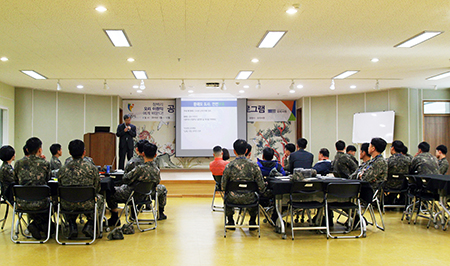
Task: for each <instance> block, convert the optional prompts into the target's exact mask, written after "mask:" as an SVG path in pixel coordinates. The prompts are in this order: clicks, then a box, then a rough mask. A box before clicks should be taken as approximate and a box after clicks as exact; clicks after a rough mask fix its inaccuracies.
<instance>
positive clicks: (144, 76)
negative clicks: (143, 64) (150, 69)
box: [131, 70, 148, 79]
mask: <svg viewBox="0 0 450 266" xmlns="http://www.w3.org/2000/svg"><path fill="white" fill-rule="evenodd" d="M131 72H133V75H134V77H135V78H136V79H148V77H147V73H146V72H145V70H132V71H131Z"/></svg>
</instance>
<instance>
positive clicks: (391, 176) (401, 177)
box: [386, 173, 408, 188]
mask: <svg viewBox="0 0 450 266" xmlns="http://www.w3.org/2000/svg"><path fill="white" fill-rule="evenodd" d="M386 181H387V183H389V182H399V183H400V182H402V187H404V188H405V187H406V186H407V185H408V183H407V181H406V176H405V174H396V173H388V176H387V179H386Z"/></svg>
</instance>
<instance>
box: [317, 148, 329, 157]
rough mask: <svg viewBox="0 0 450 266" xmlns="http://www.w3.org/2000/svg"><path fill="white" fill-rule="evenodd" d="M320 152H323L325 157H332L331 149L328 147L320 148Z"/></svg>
mask: <svg viewBox="0 0 450 266" xmlns="http://www.w3.org/2000/svg"><path fill="white" fill-rule="evenodd" d="M319 153H320V154H322V155H323V156H324V157H330V151H329V150H328V149H327V148H322V149H320V151H319Z"/></svg>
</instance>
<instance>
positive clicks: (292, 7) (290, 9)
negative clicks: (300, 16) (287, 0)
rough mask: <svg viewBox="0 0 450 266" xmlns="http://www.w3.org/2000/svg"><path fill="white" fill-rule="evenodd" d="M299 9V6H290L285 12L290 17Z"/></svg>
mask: <svg viewBox="0 0 450 266" xmlns="http://www.w3.org/2000/svg"><path fill="white" fill-rule="evenodd" d="M299 8H300V5H299V4H295V5H293V6H291V7H290V8H289V9H288V10H286V13H288V14H290V15H292V14H295V13H297V12H298V9H299Z"/></svg>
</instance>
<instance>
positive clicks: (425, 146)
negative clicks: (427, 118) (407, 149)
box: [418, 141, 430, 152]
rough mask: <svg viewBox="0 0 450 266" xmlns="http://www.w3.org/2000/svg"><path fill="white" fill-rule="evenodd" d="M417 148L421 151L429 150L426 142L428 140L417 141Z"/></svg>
mask: <svg viewBox="0 0 450 266" xmlns="http://www.w3.org/2000/svg"><path fill="white" fill-rule="evenodd" d="M418 148H419V149H420V150H421V151H422V152H429V151H430V144H428V142H426V141H422V142H421V143H419V146H418Z"/></svg>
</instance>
